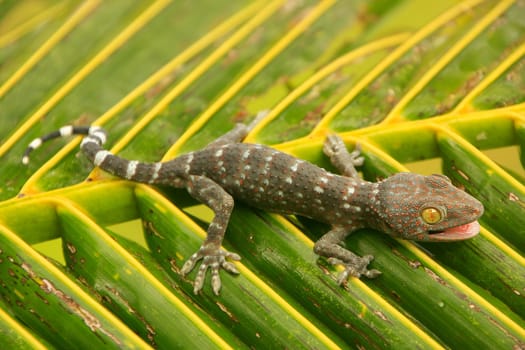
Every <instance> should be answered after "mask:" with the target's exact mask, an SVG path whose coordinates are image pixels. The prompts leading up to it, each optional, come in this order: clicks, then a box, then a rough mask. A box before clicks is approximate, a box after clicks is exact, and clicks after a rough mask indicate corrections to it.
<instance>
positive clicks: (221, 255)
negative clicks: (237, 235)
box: [180, 247, 241, 295]
mask: <svg viewBox="0 0 525 350" xmlns="http://www.w3.org/2000/svg"><path fill="white" fill-rule="evenodd" d="M226 259H231V260H235V261H239V260H241V257H240V256H239V255H238V254H235V253H230V252H226V251H224V250H222V249H217V250H215V251H212V252H210V249H206V248H203V247H201V248H200V249H199V250H198V251H197V252H196V253H195V254H193V255H192V256H191V257H190V258H189V259H188V260H187V261H186V262H185V263H184V265H183V266H182V268H181V270H180V272H181V274H182V275H183V276H186V275H187V274H188V273H190V271H191V270H193V268H194V267H195V265H196V263H197V262H198V261H199V260H202V263H201V265H200V266H199V270H198V271H197V276H196V277H195V282H194V284H193V293H195V294H198V293H199V292H200V291H201V289H202V288H203V287H204V280H205V279H206V272H207V271H208V269H210V271H211V286H212V289H213V293H215V295H219V292H220V290H221V277H220V275H219V271H220V269H221V267H222V268H223V269H225V270H226V271H228V272H230V273H233V274H239V271H238V270H237V267H235V265H234V264H233V263H231V262H229V261H227V260H226Z"/></svg>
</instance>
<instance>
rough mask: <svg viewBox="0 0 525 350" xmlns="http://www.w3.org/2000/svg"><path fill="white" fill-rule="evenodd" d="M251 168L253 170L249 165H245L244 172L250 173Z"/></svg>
mask: <svg viewBox="0 0 525 350" xmlns="http://www.w3.org/2000/svg"><path fill="white" fill-rule="evenodd" d="M251 168H252V167H251V166H249V165H245V166H244V170H246V171H250V169H251Z"/></svg>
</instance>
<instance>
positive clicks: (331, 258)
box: [314, 227, 381, 284]
mask: <svg viewBox="0 0 525 350" xmlns="http://www.w3.org/2000/svg"><path fill="white" fill-rule="evenodd" d="M349 234H350V232H348V231H347V229H346V228H345V227H333V228H332V229H331V230H330V231H328V232H327V233H326V234H324V235H323V236H322V237H321V238H319V240H318V241H317V242H315V245H314V252H315V253H316V254H318V255H321V256H324V257H326V258H328V262H329V263H331V264H332V265H343V266H344V267H345V270H344V271H343V273H341V275H340V276H339V278H338V280H337V283H339V284H342V283H344V282H345V281H346V280H347V279H348V277H350V276H353V277H358V278H359V277H361V276H366V277H368V278H375V277H377V276H379V275H380V274H381V271H378V270H375V269H372V270H368V269H367V266H368V264H369V263H370V262H371V261H372V260H373V259H374V257H373V256H372V255H365V256H363V257H360V256H358V255H356V254H354V253H352V252H351V251H349V250H347V249H345V248H343V247H341V246H340V245H339V244H340V243H341V242H343V240H344V239H345V238H346V237H347V236H348V235H349Z"/></svg>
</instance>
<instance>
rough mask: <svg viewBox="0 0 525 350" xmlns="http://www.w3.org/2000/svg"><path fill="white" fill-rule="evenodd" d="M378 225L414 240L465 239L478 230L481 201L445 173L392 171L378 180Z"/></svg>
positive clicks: (442, 240) (443, 240) (474, 234)
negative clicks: (454, 183) (423, 173)
mask: <svg viewBox="0 0 525 350" xmlns="http://www.w3.org/2000/svg"><path fill="white" fill-rule="evenodd" d="M378 186H379V191H377V196H376V204H375V205H376V210H377V213H378V216H379V225H378V226H379V227H378V228H379V229H380V230H382V231H384V232H385V233H388V234H390V235H392V236H395V237H400V238H403V239H409V240H416V241H434V242H447V241H458V240H464V239H468V238H471V237H474V236H476V235H477V234H478V233H479V223H478V222H477V219H478V218H479V217H480V216H481V215H482V214H483V205H482V204H481V203H480V202H479V201H478V200H477V199H475V198H474V197H472V196H471V195H469V194H468V193H466V192H464V191H462V190H460V189H459V188H457V187H454V185H452V183H451V182H450V179H449V178H448V177H446V176H444V175H430V176H423V175H418V174H413V173H399V174H395V175H393V176H391V177H389V178H387V179H385V180H383V181H381V182H380V183H379V185H378Z"/></svg>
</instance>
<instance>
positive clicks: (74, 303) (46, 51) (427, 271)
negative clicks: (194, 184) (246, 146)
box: [0, 0, 525, 349]
mask: <svg viewBox="0 0 525 350" xmlns="http://www.w3.org/2000/svg"><path fill="white" fill-rule="evenodd" d="M524 16H525V5H524V4H523V2H521V1H488V0H487V1H480V0H476V1H474V0H471V1H453V0H449V1H439V2H423V1H415V0H412V1H411V0H396V1H382V0H375V1H344V0H340V1H332V0H324V1H319V2H316V1H282V0H274V1H251V2H246V1H238V0H234V1H209V0H203V1H201V2H199V3H198V4H195V2H191V1H173V2H172V1H167V0H157V1H99V0H85V1H82V2H79V1H51V0H37V1H31V2H23V1H22V2H16V1H4V2H0V126H1V127H0V161H1V163H0V164H1V165H0V184H1V185H0V200H1V202H0V290H1V298H0V335H1V336H0V344H1V345H2V346H1V347H2V348H31V349H34V348H94V347H95V348H150V347H152V348H161V349H168V348H173V347H182V348H197V347H199V348H204V347H206V348H267V347H270V346H271V347H276V348H285V347H286V348H358V347H360V348H367V349H369V348H378V349H383V348H396V349H398V348H410V349H413V348H458V347H462V348H463V347H469V348H475V347H478V348H492V349H496V348H515V349H518V348H525V329H524V327H525V298H524V294H525V259H524V257H523V254H524V247H525V215H524V214H525V205H524V203H525V187H524V185H523V183H524V179H525V172H524V170H523V165H522V164H524V163H525V158H523V151H522V150H523V147H525V116H524V113H525V105H524V102H525V68H524V64H525V58H524V55H525V24H524V23H525V22H524V21H523V18H524ZM262 109H270V110H271V111H270V113H269V115H268V116H267V117H266V119H264V120H263V122H262V123H261V124H259V125H258V126H257V127H256V129H255V130H253V132H252V133H251V134H250V135H249V136H248V139H247V141H248V142H257V143H263V144H267V145H271V146H272V147H275V148H277V149H279V150H282V151H284V152H287V153H291V154H293V155H295V156H297V157H299V158H302V159H306V160H309V161H312V162H314V163H317V164H319V165H322V166H324V167H329V163H328V161H327V159H325V157H324V156H323V154H322V143H323V141H324V138H325V136H326V135H327V134H328V133H330V132H337V133H339V134H340V135H341V136H342V137H343V139H344V140H345V142H346V143H347V144H348V145H349V147H350V148H351V147H352V146H353V145H354V144H356V143H359V144H360V145H361V146H362V149H363V153H364V156H365V158H366V161H365V165H364V167H363V169H362V170H363V176H364V177H365V178H367V179H370V180H375V179H377V178H382V177H386V176H388V175H390V174H392V173H394V172H399V171H407V170H413V171H418V172H421V173H425V174H430V173H433V172H443V173H445V174H447V175H448V176H449V177H451V178H452V179H453V181H454V182H455V183H456V184H457V185H458V186H460V187H463V188H465V189H466V191H468V192H469V193H471V194H472V195H474V196H475V197H477V198H478V199H480V200H481V201H482V202H483V204H484V206H485V214H484V216H483V217H482V219H481V224H482V229H481V233H480V235H479V236H477V237H475V238H473V239H471V240H469V241H464V242H457V243H443V244H426V243H421V244H415V243H413V242H407V241H401V240H395V239H392V238H390V237H388V236H386V235H383V234H380V233H378V232H373V231H371V230H363V231H361V232H358V233H356V234H354V235H352V236H351V237H350V238H349V239H348V241H347V242H346V243H347V245H348V246H349V247H351V249H352V250H353V251H356V252H357V253H359V254H372V255H374V256H375V260H374V262H373V263H372V266H373V268H377V269H379V270H380V271H382V272H383V275H381V276H380V277H379V278H377V279H374V280H357V279H352V280H350V281H349V282H348V284H347V285H346V286H344V288H341V287H339V286H338V285H337V284H336V282H335V280H336V276H337V274H338V272H337V271H336V270H334V268H333V267H332V266H331V265H329V264H328V263H327V262H326V261H324V260H323V259H318V258H317V257H316V255H315V254H314V253H313V252H312V246H313V242H314V241H315V240H316V239H317V238H318V237H320V236H321V235H322V234H323V233H324V232H326V230H327V227H326V226H325V225H322V224H319V223H315V222H312V221H309V220H304V219H302V218H294V217H286V218H284V217H280V216H276V215H273V214H270V213H266V212H262V211H257V210H253V209H251V208H247V207H243V206H242V205H241V204H236V209H235V210H234V214H233V216H232V219H231V222H230V225H229V228H228V231H227V234H226V240H225V247H226V249H228V250H230V251H235V252H237V253H239V254H240V255H241V256H242V257H243V259H242V261H241V262H240V263H238V264H237V266H238V268H239V270H240V272H241V274H240V275H239V276H231V275H229V274H227V273H224V272H223V273H222V275H221V278H222V281H223V289H222V291H221V295H220V296H219V297H217V296H215V295H213V293H212V292H211V288H210V287H209V285H206V287H205V289H204V291H203V292H202V293H201V294H200V295H194V294H193V287H192V279H193V277H194V274H190V276H189V277H188V278H184V277H182V276H181V275H180V274H179V269H180V267H181V266H182V264H183V262H184V261H185V259H187V258H188V257H189V256H190V255H191V254H192V253H193V252H194V251H195V250H196V249H197V248H198V247H199V245H200V243H201V242H202V239H203V237H204V235H205V232H206V227H207V224H208V222H209V220H210V216H211V213H210V211H209V210H208V209H206V208H203V207H202V206H200V205H198V203H196V202H195V201H194V200H192V199H191V198H190V197H189V195H187V194H186V193H185V192H184V191H183V190H174V189H171V188H153V187H150V186H145V185H141V184H135V183H131V182H128V181H123V180H120V179H116V178H113V177H111V176H109V175H108V174H105V173H103V172H101V171H100V170H98V169H95V170H93V168H92V165H91V164H90V163H89V162H88V161H87V160H85V158H83V157H82V156H81V155H80V154H79V152H78V143H79V138H75V139H74V140H72V141H70V142H67V143H66V141H56V142H53V143H49V144H46V145H44V146H43V147H42V148H41V149H39V150H38V151H37V152H34V154H32V159H31V162H30V164H29V166H27V167H25V166H23V165H22V164H21V162H20V160H21V156H22V154H23V152H24V149H25V147H26V146H27V144H28V143H29V142H30V141H31V140H32V139H34V138H35V137H38V136H41V135H43V134H45V133H47V132H49V131H52V130H55V129H57V128H58V127H60V126H63V125H66V124H76V125H86V124H97V125H103V126H104V127H105V128H106V129H107V130H108V131H109V141H108V147H109V149H110V150H111V151H112V152H115V153H118V154H119V155H121V156H123V157H126V158H129V159H139V160H144V161H156V160H159V159H170V158H173V157H175V156H177V155H178V154H181V153H184V152H187V151H190V150H195V149H199V148H201V147H202V146H204V145H206V144H207V143H209V142H210V141H211V140H213V139H214V138H216V137H218V136H219V135H221V134H223V133H225V132H226V131H228V130H230V129H231V128H232V127H233V125H234V124H235V123H238V122H243V123H246V122H249V121H250V120H251V116H253V115H254V114H255V113H256V112H257V111H259V110H262ZM520 157H521V158H520ZM420 161H425V162H422V163H421V162H420ZM427 161H429V162H427ZM520 161H521V164H520ZM421 164H423V165H421ZM86 179H87V180H86ZM130 231H132V232H131V233H130ZM48 247H51V248H48ZM66 330H67V331H66Z"/></svg>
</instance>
